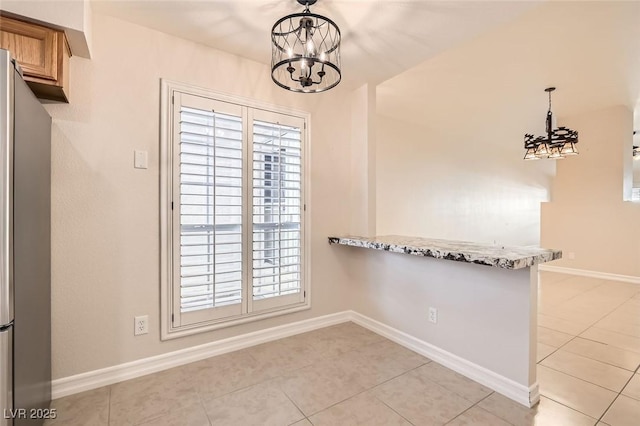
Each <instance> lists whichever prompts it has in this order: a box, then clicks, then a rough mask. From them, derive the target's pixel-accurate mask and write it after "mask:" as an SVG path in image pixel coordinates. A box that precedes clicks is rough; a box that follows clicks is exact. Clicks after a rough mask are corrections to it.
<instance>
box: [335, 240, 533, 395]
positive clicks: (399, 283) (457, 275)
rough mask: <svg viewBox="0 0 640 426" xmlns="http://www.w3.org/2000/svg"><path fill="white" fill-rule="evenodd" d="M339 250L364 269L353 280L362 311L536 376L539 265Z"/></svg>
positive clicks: (480, 361)
mask: <svg viewBox="0 0 640 426" xmlns="http://www.w3.org/2000/svg"><path fill="white" fill-rule="evenodd" d="M335 250H336V251H337V252H339V253H340V254H341V255H342V263H343V264H345V265H349V266H350V267H352V268H357V270H358V271H359V276H358V278H357V279H354V280H352V281H350V282H349V288H350V290H351V298H352V300H351V305H352V306H351V308H352V309H353V310H355V311H356V312H358V313H360V314H363V315H366V316H368V317H369V318H373V319H374V320H376V321H379V322H381V323H383V324H385V325H388V326H391V327H393V328H396V329H398V330H400V331H402V332H404V333H407V334H409V335H410V336H413V337H416V338H418V339H420V340H422V341H424V342H427V343H429V344H431V345H434V346H435V347H436V348H439V349H442V350H445V351H447V352H449V353H452V354H454V355H457V356H459V357H461V358H462V359H464V360H466V361H470V362H472V363H475V364H477V365H480V366H482V367H484V368H487V369H488V370H490V371H492V372H493V373H497V374H499V375H501V376H503V377H506V378H509V379H511V380H513V381H515V382H516V383H518V384H520V385H522V386H525V389H526V388H528V387H529V386H530V385H532V384H533V383H534V382H535V368H533V367H534V365H535V353H534V352H532V351H531V350H532V349H533V348H535V344H534V343H533V342H535V340H536V335H535V323H536V322H535V321H536V318H535V314H534V313H535V307H536V305H537V300H536V299H537V298H536V293H535V288H536V286H535V284H534V283H535V281H532V280H531V275H530V270H531V269H533V273H534V274H536V268H525V269H519V270H507V269H500V268H493V267H488V266H482V265H475V264H469V263H462V262H454V261H449V260H441V259H432V258H428V257H420V256H409V255H406V254H402V253H390V252H385V251H377V250H368V249H362V248H355V247H344V246H338V247H336V248H335ZM532 289H533V290H534V291H532ZM429 307H434V308H436V309H437V310H438V322H437V324H433V323H430V322H429V321H428V312H429ZM530 324H533V325H534V327H532V328H531V327H530ZM446 361H451V359H449V358H447V359H446Z"/></svg>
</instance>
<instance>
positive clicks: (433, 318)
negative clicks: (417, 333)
mask: <svg viewBox="0 0 640 426" xmlns="http://www.w3.org/2000/svg"><path fill="white" fill-rule="evenodd" d="M429 322H432V323H434V324H436V323H437V322H438V310H437V309H436V308H432V307H429Z"/></svg>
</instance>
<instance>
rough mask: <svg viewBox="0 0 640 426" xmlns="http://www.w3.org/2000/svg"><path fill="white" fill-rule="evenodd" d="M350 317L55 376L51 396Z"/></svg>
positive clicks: (323, 319)
mask: <svg viewBox="0 0 640 426" xmlns="http://www.w3.org/2000/svg"><path fill="white" fill-rule="evenodd" d="M350 320H351V313H350V311H344V312H338V313H335V314H330V315H324V316H321V317H317V318H311V319H308V320H303V321H298V322H295V323H291V324H285V325H281V326H277V327H272V328H268V329H266V330H260V331H255V332H252V333H247V334H243V335H240V336H234V337H230V338H228V339H222V340H218V341H215V342H211V343H206V344H204V345H199V346H193V347H190V348H186V349H181V350H178V351H174V352H169V353H165V354H161V355H156V356H152V357H149V358H143V359H139V360H136V361H132V362H126V363H124V364H119V365H114V366H112V367H107V368H102V369H100V370H94V371H88V372H86V373H81V374H76V375H74V376H69V377H63V378H61V379H56V380H54V381H53V383H52V390H51V393H52V398H53V399H56V398H61V397H64V396H68V395H72V394H75V393H79V392H84V391H87V390H91V389H96V388H99V387H102V386H107V385H111V384H114V383H118V382H122V381H124V380H129V379H134V378H136V377H140V376H144V375H147V374H151V373H155V372H158V371H162V370H167V369H169V368H173V367H178V366H181V365H185V364H189V363H191V362H195V361H200V360H202V359H206V358H209V357H212V356H216V355H222V354H225V353H228V352H233V351H237V350H239V349H244V348H248V347H250V346H255V345H259V344H261V343H266V342H270V341H272V340H277V339H282V338H284V337H289V336H293V335H295V334H300V333H305V332H307V331H312V330H316V329H318V328H323V327H328V326H331V325H335V324H340V323H343V322H347V321H350Z"/></svg>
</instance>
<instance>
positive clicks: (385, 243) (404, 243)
mask: <svg viewBox="0 0 640 426" xmlns="http://www.w3.org/2000/svg"><path fill="white" fill-rule="evenodd" d="M329 244H339V245H344V246H352V247H362V248H369V249H373V250H383V251H390V252H393V253H405V254H411V255H414V256H425V257H433V258H435V259H445V260H454V261H456V262H465V263H475V264H477V265H485V266H493V267H495V268H502V269H522V268H528V267H530V266H533V265H536V264H540V263H545V262H551V261H552V260H556V259H561V258H562V251H560V250H552V249H543V248H537V247H503V246H497V245H489V244H480V243H472V242H466V241H451V240H438V239H431V238H420V237H405V236H397V235H389V236H381V237H374V238H366V237H357V236H344V237H329Z"/></svg>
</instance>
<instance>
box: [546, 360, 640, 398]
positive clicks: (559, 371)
mask: <svg viewBox="0 0 640 426" xmlns="http://www.w3.org/2000/svg"><path fill="white" fill-rule="evenodd" d="M574 355H577V356H580V355H578V354H574ZM587 359H589V360H591V361H597V360H593V359H591V358H587ZM540 365H542V364H540ZM542 367H545V368H548V369H550V370H553V371H557V372H558V373H562V374H566V375H567V376H569V377H573V378H574V379H578V380H582V381H583V382H585V383H589V384H591V385H594V386H598V387H599V388H602V389H606V390H608V391H609V392H614V393H618V392H622V390H619V391H617V390H613V389H609V388H607V387H605V386H602V385H599V384H598V383H594V382H591V381H589V380H587V379H583V378H582V377H578V376H574V375H573V374H570V373H567V372H566V371H562V370H558V369H557V368H553V367H550V366H548V365H542ZM618 368H620V367H618ZM621 370H624V371H625V372H627V373H631V378H633V375H634V374H635V373H634V372H633V371H629V370H626V369H624V368H621ZM629 380H630V379H629ZM628 383H629V382H628V381H627V382H625V384H624V386H626V385H627V384H628ZM624 386H623V387H622V389H624Z"/></svg>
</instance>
